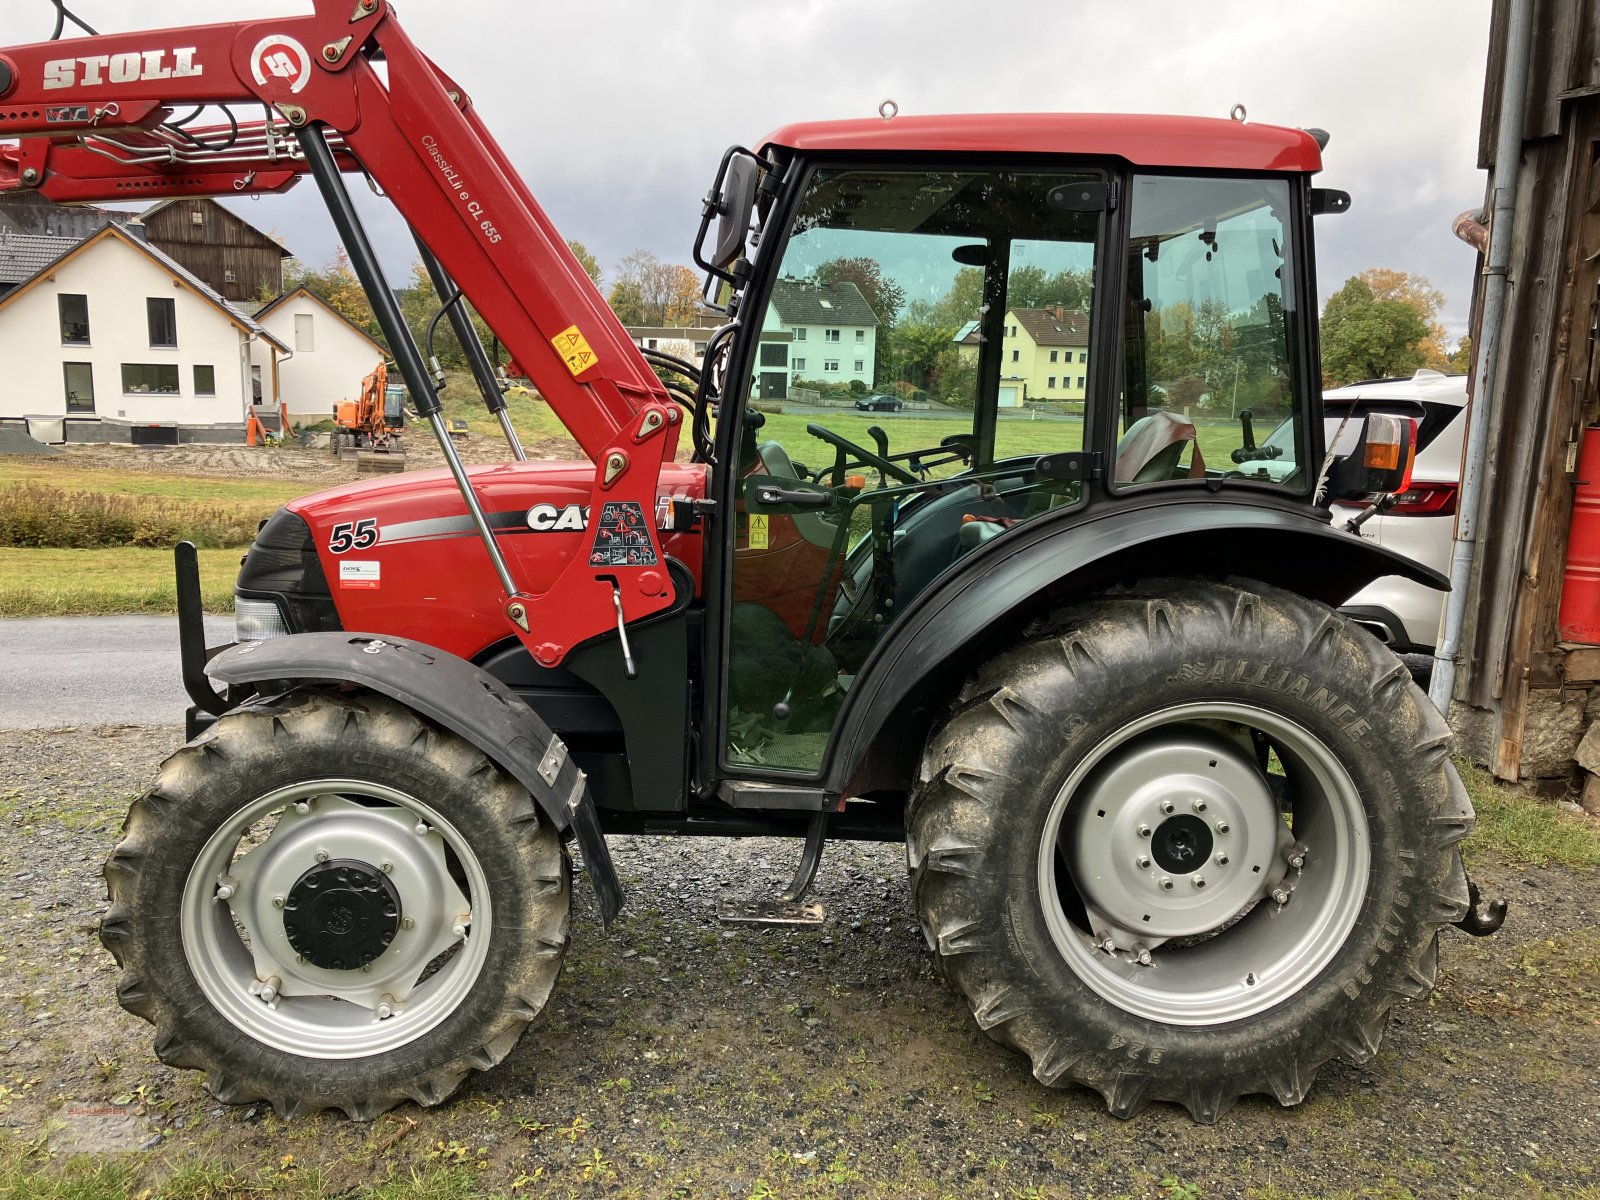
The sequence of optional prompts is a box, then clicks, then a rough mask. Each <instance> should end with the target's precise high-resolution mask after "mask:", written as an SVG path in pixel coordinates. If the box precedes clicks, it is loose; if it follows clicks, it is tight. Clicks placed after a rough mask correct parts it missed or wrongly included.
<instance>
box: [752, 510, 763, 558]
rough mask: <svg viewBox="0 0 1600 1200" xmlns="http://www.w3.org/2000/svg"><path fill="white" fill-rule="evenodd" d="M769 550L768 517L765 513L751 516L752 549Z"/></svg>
mask: <svg viewBox="0 0 1600 1200" xmlns="http://www.w3.org/2000/svg"><path fill="white" fill-rule="evenodd" d="M766 548H767V517H766V514H765V513H751V514H750V549H752V550H765V549H766Z"/></svg>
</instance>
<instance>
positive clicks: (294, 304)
mask: <svg viewBox="0 0 1600 1200" xmlns="http://www.w3.org/2000/svg"><path fill="white" fill-rule="evenodd" d="M255 319H256V321H257V322H258V323H260V325H261V326H262V327H263V328H264V329H266V331H267V332H268V333H270V334H271V335H272V337H273V338H274V339H275V340H276V341H277V342H280V343H282V344H283V345H285V346H287V347H288V348H289V353H288V354H287V355H279V354H277V352H276V351H275V350H274V349H273V348H272V345H271V343H265V342H258V343H256V345H255V348H254V353H253V357H252V362H253V363H254V364H255V366H256V367H257V368H259V369H262V370H263V371H265V370H276V372H277V377H276V380H275V383H274V390H275V391H276V393H277V395H278V397H279V399H280V400H281V401H282V404H283V412H284V416H285V417H286V418H287V419H288V420H290V421H292V422H295V423H297V424H302V425H303V424H309V423H314V422H316V421H324V420H327V419H328V418H329V417H331V416H332V415H333V408H334V405H336V404H338V403H339V401H341V400H354V399H356V397H357V396H359V395H360V394H361V381H362V380H363V379H365V378H366V377H367V376H368V375H370V374H372V372H373V370H374V369H375V368H376V367H377V365H378V364H379V363H380V362H382V361H383V360H384V359H385V358H386V357H387V356H388V352H387V351H386V350H384V348H383V346H381V345H380V344H379V343H377V342H375V341H373V340H372V338H371V337H370V336H368V334H367V333H366V331H365V330H363V329H361V328H359V327H358V326H356V325H353V324H351V323H350V322H349V321H348V320H346V319H345V318H344V317H343V316H342V315H340V313H339V312H338V310H337V309H335V308H333V307H331V306H330V305H329V304H328V303H327V302H326V301H324V300H323V299H322V298H321V297H319V296H317V295H315V294H314V293H312V292H310V291H308V290H307V289H306V288H304V287H297V288H295V289H293V290H292V291H289V292H286V293H284V294H283V295H281V296H279V297H278V298H277V299H275V300H273V301H271V302H270V303H269V304H267V305H266V306H265V307H263V308H261V309H260V310H259V311H258V312H257V313H256V317H255Z"/></svg>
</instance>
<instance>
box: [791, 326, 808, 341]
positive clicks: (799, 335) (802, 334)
mask: <svg viewBox="0 0 1600 1200" xmlns="http://www.w3.org/2000/svg"><path fill="white" fill-rule="evenodd" d="M794 340H795V341H797V342H803V341H805V340H806V327H805V326H804V325H802V326H800V328H798V329H796V330H795V331H794Z"/></svg>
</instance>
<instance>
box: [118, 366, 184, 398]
mask: <svg viewBox="0 0 1600 1200" xmlns="http://www.w3.org/2000/svg"><path fill="white" fill-rule="evenodd" d="M122 390H123V391H124V392H125V393H127V394H128V395H130V396H132V395H142V394H144V393H145V392H160V393H163V394H166V395H172V394H175V393H176V392H177V390H178V364H177V363H123V364H122Z"/></svg>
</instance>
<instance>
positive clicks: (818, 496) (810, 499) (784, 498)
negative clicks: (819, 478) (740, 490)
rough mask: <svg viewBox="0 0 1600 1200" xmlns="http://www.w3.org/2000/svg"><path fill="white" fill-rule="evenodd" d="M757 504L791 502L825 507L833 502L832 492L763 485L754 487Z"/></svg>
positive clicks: (802, 505) (806, 505) (799, 505)
mask: <svg viewBox="0 0 1600 1200" xmlns="http://www.w3.org/2000/svg"><path fill="white" fill-rule="evenodd" d="M755 491H756V503H758V504H793V505H795V506H796V507H797V508H827V507H828V506H829V505H830V504H832V503H833V493H832V492H817V491H811V490H810V489H801V488H778V487H767V486H765V485H762V486H759V487H757V488H756V490H755Z"/></svg>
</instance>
